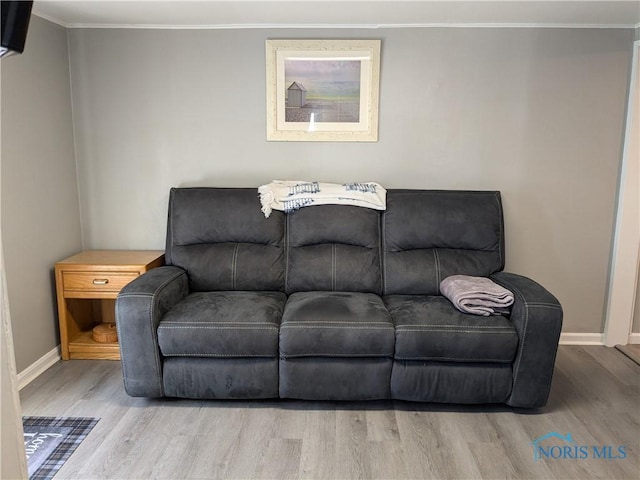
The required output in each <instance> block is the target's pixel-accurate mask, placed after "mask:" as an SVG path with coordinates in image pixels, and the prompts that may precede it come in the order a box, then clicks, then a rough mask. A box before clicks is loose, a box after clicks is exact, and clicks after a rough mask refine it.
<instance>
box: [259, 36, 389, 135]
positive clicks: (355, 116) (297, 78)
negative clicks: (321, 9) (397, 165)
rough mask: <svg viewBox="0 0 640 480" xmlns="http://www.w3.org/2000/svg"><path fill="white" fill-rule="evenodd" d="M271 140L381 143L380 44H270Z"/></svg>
mask: <svg viewBox="0 0 640 480" xmlns="http://www.w3.org/2000/svg"><path fill="white" fill-rule="evenodd" d="M266 47H267V51H266V60H267V61H266V65H267V140H269V141H302V142H304V141H324V142H376V141H377V140H378V97H379V84H380V40H267V43H266Z"/></svg>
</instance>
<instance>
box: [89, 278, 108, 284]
mask: <svg viewBox="0 0 640 480" xmlns="http://www.w3.org/2000/svg"><path fill="white" fill-rule="evenodd" d="M107 283H109V279H108V278H94V279H93V284H94V285H106V284H107Z"/></svg>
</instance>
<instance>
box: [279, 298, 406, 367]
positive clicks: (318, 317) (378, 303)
mask: <svg viewBox="0 0 640 480" xmlns="http://www.w3.org/2000/svg"><path fill="white" fill-rule="evenodd" d="M393 344H394V328H393V322H392V320H391V316H390V315H389V312H388V311H387V309H386V308H385V306H384V303H383V302H382V299H381V298H380V297H379V296H377V295H375V294H372V293H359V292H298V293H294V294H292V295H291V296H290V297H289V299H288V300H287V304H286V306H285V309H284V315H283V317H282V325H281V326H280V356H281V357H282V358H297V357H392V356H393Z"/></svg>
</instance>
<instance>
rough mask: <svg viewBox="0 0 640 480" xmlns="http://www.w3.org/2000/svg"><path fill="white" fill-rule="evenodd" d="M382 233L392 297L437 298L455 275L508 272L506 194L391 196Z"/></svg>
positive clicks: (385, 276)
mask: <svg viewBox="0 0 640 480" xmlns="http://www.w3.org/2000/svg"><path fill="white" fill-rule="evenodd" d="M382 232H383V263H384V272H383V289H384V294H386V295H391V294H417V295H437V294H439V286H440V281H441V280H443V279H444V278H446V277H448V276H449V275H456V274H462V275H477V276H489V275H490V274H492V273H494V272H496V271H499V270H502V269H503V268H504V226H503V216H502V203H501V198H500V192H491V191H482V192H469V191H453V190H452V191H436V190H432V191H429V190H388V191H387V210H386V211H385V212H384V214H383V217H382Z"/></svg>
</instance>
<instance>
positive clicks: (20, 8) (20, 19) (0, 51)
mask: <svg viewBox="0 0 640 480" xmlns="http://www.w3.org/2000/svg"><path fill="white" fill-rule="evenodd" d="M32 6H33V2H15V1H14V2H2V26H1V27H2V30H0V32H1V34H0V37H1V41H2V42H1V45H0V57H6V56H9V55H12V54H14V53H22V52H23V51H24V43H25V41H26V40H27V29H28V28H29V19H30V18H31V7H32Z"/></svg>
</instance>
